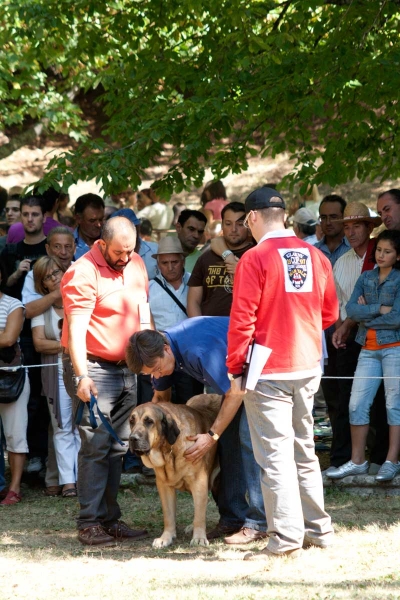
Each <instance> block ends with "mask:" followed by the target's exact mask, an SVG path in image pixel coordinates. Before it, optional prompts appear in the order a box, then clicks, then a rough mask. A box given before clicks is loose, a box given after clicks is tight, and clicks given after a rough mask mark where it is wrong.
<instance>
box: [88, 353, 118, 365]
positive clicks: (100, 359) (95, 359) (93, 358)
mask: <svg viewBox="0 0 400 600" xmlns="http://www.w3.org/2000/svg"><path fill="white" fill-rule="evenodd" d="M87 358H88V360H91V361H93V362H105V363H110V364H111V365H116V366H117V367H126V366H127V364H126V360H118V361H115V360H108V359H107V358H103V357H102V356H95V355H94V354H89V352H88V353H87Z"/></svg>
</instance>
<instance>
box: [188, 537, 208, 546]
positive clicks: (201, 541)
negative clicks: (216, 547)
mask: <svg viewBox="0 0 400 600" xmlns="http://www.w3.org/2000/svg"><path fill="white" fill-rule="evenodd" d="M190 545H191V546H209V545H210V543H209V541H208V539H207V538H206V537H202V538H193V539H192V540H191V542H190Z"/></svg>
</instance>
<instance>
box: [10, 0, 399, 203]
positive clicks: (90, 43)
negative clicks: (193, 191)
mask: <svg viewBox="0 0 400 600" xmlns="http://www.w3.org/2000/svg"><path fill="white" fill-rule="evenodd" d="M399 4H400V3H399V1H398V0H391V1H387V0H386V1H384V0H383V1H378V0H336V1H335V0H328V1H322V0H319V1H317V0H301V1H300V0H292V1H290V0H287V1H284V2H282V1H279V0H221V1H220V2H213V1H212V0H196V1H194V0H168V2H165V0H109V1H105V0H19V1H18V2H16V1H15V0H3V2H2V5H1V8H0V18H1V24H2V27H1V28H0V119H1V124H2V127H3V130H4V131H5V132H6V133H7V135H9V137H10V139H11V140H13V139H15V138H16V137H17V136H18V135H20V134H21V132H26V131H29V130H32V129H33V128H35V127H36V129H35V131H36V132H37V130H38V129H37V128H38V127H39V128H40V131H45V132H46V133H48V134H50V135H51V134H54V133H63V134H66V135H68V136H70V138H71V139H72V140H73V141H74V142H75V143H74V146H73V149H72V150H71V151H68V152H66V153H65V154H64V155H62V156H61V157H57V158H55V159H54V160H53V161H52V162H51V163H50V165H49V170H51V173H49V174H48V175H47V176H46V178H45V180H44V182H45V185H47V184H49V183H50V182H51V183H54V182H55V181H58V182H60V183H62V184H63V186H64V188H67V187H69V186H70V185H71V184H72V183H75V182H76V181H77V180H78V179H83V180H88V179H92V178H93V177H95V178H96V179H97V180H98V181H99V182H101V184H102V186H103V189H104V191H105V192H106V193H109V192H110V191H118V190H120V189H122V188H124V187H126V186H127V185H131V186H132V187H134V188H136V187H137V186H139V185H140V183H141V181H142V179H143V178H144V170H145V169H146V168H148V167H150V166H152V165H155V164H157V163H158V162H159V161H160V160H162V157H163V155H164V153H165V151H167V152H168V153H171V158H170V168H169V170H168V172H167V173H166V174H165V175H164V177H163V178H162V180H161V181H160V182H159V183H160V184H161V186H162V187H163V188H164V189H165V191H167V192H171V191H172V190H175V191H177V192H179V191H180V190H182V189H187V188H189V187H190V185H195V186H197V187H199V186H200V185H201V183H202V180H203V178H204V170H205V168H206V167H209V168H211V170H212V173H213V175H214V176H215V177H224V176H226V175H227V174H228V173H229V172H233V173H238V172H240V171H242V170H244V169H246V166H247V160H248V157H249V156H251V155H262V156H263V155H272V156H274V155H275V154H276V153H280V152H288V153H289V154H290V157H291V158H292V159H294V160H295V168H294V169H293V170H292V172H291V178H292V181H295V180H298V181H302V182H303V184H304V185H306V183H307V182H309V181H312V182H315V183H325V184H328V185H330V186H332V187H333V186H335V185H337V184H341V183H344V182H346V181H348V180H350V179H352V178H354V177H358V178H359V179H360V180H361V181H363V180H365V179H366V178H376V177H379V178H381V179H382V180H383V179H388V178H394V177H397V176H399V174H400V169H399V162H398V144H399V142H398V139H399V136H398V128H399V120H398V95H399V92H398V90H399V88H400V69H399V64H400V50H399V42H398V39H399V18H398V17H399ZM14 146H15V142H14V143H13V142H11V146H10V149H11V148H12V147H14Z"/></svg>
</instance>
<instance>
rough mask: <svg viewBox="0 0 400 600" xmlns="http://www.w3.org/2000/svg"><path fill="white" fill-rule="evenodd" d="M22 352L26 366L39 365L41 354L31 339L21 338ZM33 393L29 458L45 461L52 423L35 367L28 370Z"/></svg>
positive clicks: (30, 412) (37, 369)
mask: <svg viewBox="0 0 400 600" xmlns="http://www.w3.org/2000/svg"><path fill="white" fill-rule="evenodd" d="M20 345H21V350H22V353H23V355H24V364H25V365H28V366H29V365H39V364H40V363H41V358H40V354H39V353H38V352H36V350H35V347H34V345H33V340H32V338H31V337H21V340H20ZM28 374H29V383H30V386H31V391H30V395H29V402H28V429H27V434H26V435H27V442H28V448H29V458H33V457H39V458H41V459H42V460H43V461H44V459H45V458H46V456H47V438H48V434H47V432H48V427H49V422H50V415H49V409H48V407H47V399H46V396H43V395H42V375H41V369H40V368H38V367H35V368H34V369H28Z"/></svg>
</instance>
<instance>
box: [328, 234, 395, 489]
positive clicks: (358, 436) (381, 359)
mask: <svg viewBox="0 0 400 600" xmlns="http://www.w3.org/2000/svg"><path fill="white" fill-rule="evenodd" d="M375 261H376V263H377V266H378V268H376V269H373V270H372V271H366V272H365V273H363V274H362V275H361V277H360V278H359V279H358V281H357V283H356V286H355V288H354V291H353V294H352V296H351V298H350V300H349V302H348V304H347V306H346V311H347V316H348V317H349V318H350V319H353V320H354V321H357V322H359V324H360V325H359V330H358V333H357V337H356V341H357V342H358V343H359V344H362V350H361V353H360V356H359V358H358V363H357V369H356V373H355V376H354V377H355V378H354V382H353V387H352V391H351V398H350V406H349V412H350V427H351V442H352V456H351V460H350V461H348V462H347V463H345V464H344V465H342V466H341V467H338V468H337V469H336V470H334V471H332V469H331V470H330V473H329V475H328V476H329V477H330V478H332V479H339V478H341V477H346V476H347V475H361V474H364V473H367V472H368V462H367V461H366V459H365V446H366V441H367V435H368V429H369V413H370V409H371V405H372V403H373V400H374V398H375V394H376V392H377V390H378V387H379V385H380V382H381V379H380V378H381V377H383V378H384V386H385V396H386V411H387V418H388V424H389V450H388V454H387V458H386V461H385V462H384V463H383V465H382V466H381V468H380V469H379V472H378V474H377V475H376V477H375V479H376V480H377V481H390V480H391V479H393V477H395V476H396V475H397V474H398V473H400V463H399V462H398V456H399V451H400V377H399V376H400V369H399V366H400V232H399V231H383V232H382V233H381V234H380V235H379V236H378V238H377V240H376V249H375Z"/></svg>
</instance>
